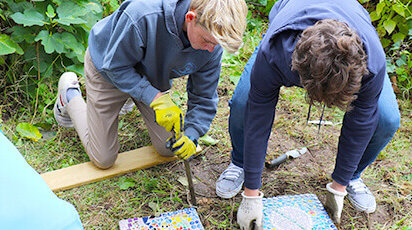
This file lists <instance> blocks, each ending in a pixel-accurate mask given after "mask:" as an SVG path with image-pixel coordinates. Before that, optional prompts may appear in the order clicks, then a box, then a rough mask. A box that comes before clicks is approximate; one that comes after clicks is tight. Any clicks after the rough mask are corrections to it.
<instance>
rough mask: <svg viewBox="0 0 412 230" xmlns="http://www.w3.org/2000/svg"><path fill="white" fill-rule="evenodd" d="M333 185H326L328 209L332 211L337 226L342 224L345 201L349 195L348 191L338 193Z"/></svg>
mask: <svg viewBox="0 0 412 230" xmlns="http://www.w3.org/2000/svg"><path fill="white" fill-rule="evenodd" d="M331 185H332V183H329V184H327V185H326V190H327V192H326V207H327V208H329V210H330V211H331V214H332V219H333V220H334V221H335V222H336V223H337V224H340V217H341V214H342V210H343V199H344V198H345V196H346V194H348V193H347V192H346V191H344V192H340V191H336V190H335V189H333V188H332V187H331Z"/></svg>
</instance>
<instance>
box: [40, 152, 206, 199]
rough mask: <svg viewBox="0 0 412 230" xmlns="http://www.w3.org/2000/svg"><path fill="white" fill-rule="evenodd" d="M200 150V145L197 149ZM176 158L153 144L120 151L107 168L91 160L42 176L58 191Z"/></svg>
mask: <svg viewBox="0 0 412 230" xmlns="http://www.w3.org/2000/svg"><path fill="white" fill-rule="evenodd" d="M199 150H200V149H199V147H198V149H197V151H199ZM176 159H178V158H177V157H162V156H160V155H159V154H158V153H157V152H156V150H155V149H154V148H153V147H152V146H147V147H142V148H139V149H135V150H131V151H128V152H124V153H120V154H119V155H118V157H117V160H116V162H115V164H114V165H113V166H112V167H111V168H109V169H106V170H102V169H99V168H97V167H96V166H94V165H93V163H92V162H90V161H89V162H86V163H82V164H78V165H73V166H70V167H67V168H62V169H58V170H55V171H51V172H46V173H43V174H41V176H42V177H43V179H44V180H45V181H46V183H47V184H48V185H49V187H50V189H51V190H53V191H54V192H57V191H63V190H67V189H71V188H75V187H78V186H81V185H85V184H89V183H93V182H96V181H100V180H103V179H107V178H111V177H115V176H119V175H123V174H126V173H129V172H134V171H137V170H139V169H145V168H149V167H152V166H155V165H158V164H162V163H166V162H170V161H173V160H176Z"/></svg>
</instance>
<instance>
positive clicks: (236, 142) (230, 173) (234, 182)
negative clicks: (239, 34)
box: [216, 46, 259, 198]
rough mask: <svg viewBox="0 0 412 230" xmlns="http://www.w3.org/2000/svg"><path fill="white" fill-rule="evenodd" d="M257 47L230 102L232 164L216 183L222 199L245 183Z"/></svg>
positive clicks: (230, 195)
mask: <svg viewBox="0 0 412 230" xmlns="http://www.w3.org/2000/svg"><path fill="white" fill-rule="evenodd" d="M258 49H259V46H258V47H256V49H255V51H254V52H253V54H252V55H251V56H250V58H249V61H248V62H247V63H246V65H245V68H244V69H243V72H242V75H241V76H240V79H239V82H238V84H237V86H236V89H235V92H234V93H233V96H232V98H231V99H230V101H229V106H230V116H229V134H230V139H231V142H232V153H231V154H232V162H231V163H230V165H229V167H227V168H226V170H225V171H224V172H223V173H222V174H221V175H220V177H219V178H218V180H217V182H216V194H217V195H218V196H219V197H222V198H231V197H233V196H236V194H237V193H238V192H239V191H240V190H241V189H242V185H243V181H244V171H243V168H242V167H243V147H244V140H243V138H244V134H243V131H244V130H243V129H244V127H243V121H244V118H245V110H246V103H247V99H248V95H249V90H250V73H251V71H252V67H253V64H254V63H255V60H256V55H257V51H258Z"/></svg>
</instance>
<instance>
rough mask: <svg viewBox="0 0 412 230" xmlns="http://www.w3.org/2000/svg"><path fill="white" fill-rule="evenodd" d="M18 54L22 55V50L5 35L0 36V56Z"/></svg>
mask: <svg viewBox="0 0 412 230" xmlns="http://www.w3.org/2000/svg"><path fill="white" fill-rule="evenodd" d="M12 53H18V54H20V55H22V54H23V53H24V52H23V50H22V48H21V47H20V46H19V45H18V44H17V43H16V42H15V41H13V40H12V39H11V38H10V37H9V36H7V35H6V34H0V55H7V54H12Z"/></svg>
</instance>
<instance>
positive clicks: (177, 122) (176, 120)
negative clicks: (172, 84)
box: [150, 94, 183, 138]
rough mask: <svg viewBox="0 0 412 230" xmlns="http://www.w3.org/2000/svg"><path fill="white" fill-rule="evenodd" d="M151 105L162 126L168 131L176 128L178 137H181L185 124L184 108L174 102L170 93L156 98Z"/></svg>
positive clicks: (157, 120)
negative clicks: (181, 108)
mask: <svg viewBox="0 0 412 230" xmlns="http://www.w3.org/2000/svg"><path fill="white" fill-rule="evenodd" d="M150 107H151V108H153V110H154V111H155V115H156V122H157V123H158V124H159V125H160V126H163V127H164V128H165V129H166V131H168V132H170V131H172V130H174V132H175V135H176V138H177V137H180V134H181V132H182V125H183V113H182V110H180V109H179V107H177V106H176V104H175V103H173V101H172V99H171V98H170V96H169V94H163V95H162V96H160V97H158V98H156V99H154V100H153V101H152V103H151V104H150Z"/></svg>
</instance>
